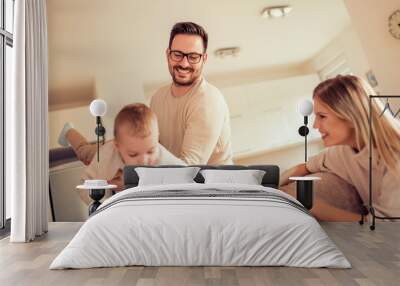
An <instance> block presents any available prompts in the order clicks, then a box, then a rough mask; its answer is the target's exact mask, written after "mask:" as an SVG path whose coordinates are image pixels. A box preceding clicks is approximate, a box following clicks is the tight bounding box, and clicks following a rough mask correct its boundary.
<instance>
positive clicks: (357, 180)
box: [306, 146, 400, 216]
mask: <svg viewBox="0 0 400 286" xmlns="http://www.w3.org/2000/svg"><path fill="white" fill-rule="evenodd" d="M368 158H369V156H368V150H367V148H364V149H363V150H361V151H360V152H358V153H356V152H355V151H354V150H353V149H352V148H351V147H350V146H334V147H330V148H327V149H326V150H325V151H323V152H322V153H320V154H318V155H316V156H314V157H312V158H310V159H309V161H308V162H307V164H306V167H307V169H308V171H310V172H311V173H317V172H332V173H334V174H336V175H337V176H339V177H341V178H342V179H344V180H345V181H347V182H348V183H349V184H351V185H353V186H354V187H355V188H356V190H357V191H358V193H359V195H360V197H361V199H362V200H363V202H364V204H365V205H368V202H369V187H368V186H369V184H368V178H369V159H368ZM375 158H376V156H375V157H374V156H373V159H374V160H373V164H372V182H373V188H372V200H373V206H374V207H375V211H376V214H377V215H385V216H400V174H394V173H393V172H389V171H388V169H387V168H386V167H385V166H384V165H383V164H378V163H377V161H376V159H375Z"/></svg>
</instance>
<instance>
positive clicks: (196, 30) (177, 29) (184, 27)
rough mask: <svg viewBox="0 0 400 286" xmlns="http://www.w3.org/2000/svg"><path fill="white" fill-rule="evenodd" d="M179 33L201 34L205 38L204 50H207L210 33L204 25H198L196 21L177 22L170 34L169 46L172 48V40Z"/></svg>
mask: <svg viewBox="0 0 400 286" xmlns="http://www.w3.org/2000/svg"><path fill="white" fill-rule="evenodd" d="M179 34H184V35H197V36H200V37H201V39H202V40H203V47H204V52H206V51H207V45H208V35H207V33H206V31H205V30H204V28H203V27H202V26H200V25H197V24H196V23H193V22H180V23H176V24H175V25H174V26H173V27H172V30H171V34H170V36H169V45H168V48H171V45H172V41H173V40H174V38H175V36H176V35H179Z"/></svg>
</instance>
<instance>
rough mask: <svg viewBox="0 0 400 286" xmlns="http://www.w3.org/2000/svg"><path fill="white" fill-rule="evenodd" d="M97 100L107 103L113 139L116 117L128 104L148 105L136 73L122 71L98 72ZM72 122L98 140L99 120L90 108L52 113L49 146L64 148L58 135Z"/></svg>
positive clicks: (106, 118)
mask: <svg viewBox="0 0 400 286" xmlns="http://www.w3.org/2000/svg"><path fill="white" fill-rule="evenodd" d="M94 82H95V89H96V97H97V98H101V99H104V100H105V101H106V102H107V114H106V115H105V116H104V118H103V124H104V126H105V128H106V132H107V133H106V138H107V139H110V138H112V137H113V136H112V133H113V124H114V118H115V116H116V114H117V113H118V111H119V110H120V109H121V108H122V107H123V106H124V105H126V104H129V103H133V102H145V99H144V95H143V89H142V82H141V81H140V77H139V76H138V75H137V74H135V73H123V72H118V71H113V72H110V71H103V72H101V71H98V72H97V74H96V75H95V76H94ZM67 121H69V122H71V123H72V124H73V125H74V127H75V128H76V129H77V130H78V131H79V132H81V133H82V134H84V135H85V137H87V138H88V139H89V140H90V141H91V140H95V139H96V135H95V133H94V129H95V127H96V121H95V119H94V117H93V116H92V115H91V114H90V112H89V106H88V105H87V106H82V107H76V108H68V109H63V110H57V111H50V112H49V147H50V148H57V147H60V146H59V145H58V143H57V138H58V135H59V133H60V131H61V129H62V128H63V126H64V123H65V122H67Z"/></svg>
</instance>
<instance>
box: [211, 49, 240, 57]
mask: <svg viewBox="0 0 400 286" xmlns="http://www.w3.org/2000/svg"><path fill="white" fill-rule="evenodd" d="M239 52H240V48H239V47H227V48H221V49H217V50H215V52H214V54H215V56H216V57H219V58H224V57H226V56H232V57H236V56H237V55H238V53H239Z"/></svg>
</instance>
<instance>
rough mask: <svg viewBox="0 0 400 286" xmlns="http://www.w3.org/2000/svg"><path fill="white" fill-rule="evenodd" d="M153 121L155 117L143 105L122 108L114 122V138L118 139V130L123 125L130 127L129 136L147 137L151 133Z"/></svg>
mask: <svg viewBox="0 0 400 286" xmlns="http://www.w3.org/2000/svg"><path fill="white" fill-rule="evenodd" d="M153 120H157V118H156V115H155V114H154V113H153V111H151V109H150V108H149V107H148V106H147V105H145V104H143V103H134V104H129V105H126V106H124V107H123V108H122V109H121V110H120V111H119V112H118V114H117V116H116V117H115V120H114V138H116V139H117V138H118V128H119V127H121V125H123V124H128V125H129V126H130V131H131V132H130V134H131V135H132V136H136V137H147V136H149V135H150V134H151V132H152V123H153Z"/></svg>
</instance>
